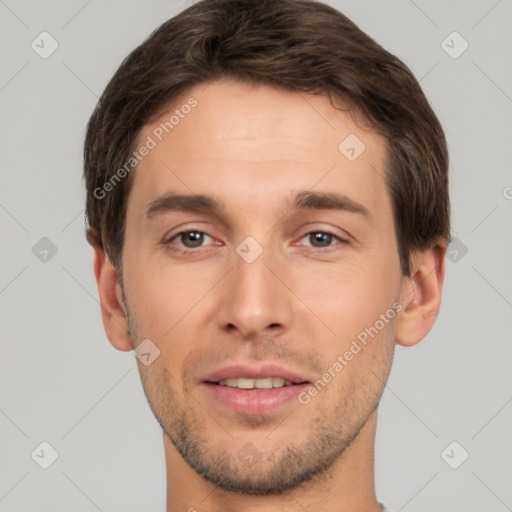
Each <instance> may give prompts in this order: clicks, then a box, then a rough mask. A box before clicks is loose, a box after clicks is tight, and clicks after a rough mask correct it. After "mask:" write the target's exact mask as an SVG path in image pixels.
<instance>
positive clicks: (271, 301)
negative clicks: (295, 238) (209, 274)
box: [217, 251, 293, 339]
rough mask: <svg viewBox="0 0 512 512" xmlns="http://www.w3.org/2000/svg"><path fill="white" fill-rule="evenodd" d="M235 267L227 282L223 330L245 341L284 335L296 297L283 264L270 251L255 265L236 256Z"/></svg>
mask: <svg viewBox="0 0 512 512" xmlns="http://www.w3.org/2000/svg"><path fill="white" fill-rule="evenodd" d="M233 258H234V262H233V263H234V268H233V270H232V271H231V272H229V274H228V276H227V277H228V279H226V281H225V282H224V286H223V293H222V298H221V300H220V302H219V309H218V314H217V318H218V322H219V327H220V328H221V329H222V330H224V331H225V332H229V333H231V334H233V333H235V334H238V335H239V336H240V337H241V338H242V339H247V338H258V337H259V336H261V335H273V336H277V335H281V334H283V333H284V332H285V331H286V330H287V329H289V328H290V325H291V321H292V306H293V305H292V303H291V301H292V296H291V294H290V292H289V290H288V289H287V288H286V286H285V285H284V284H283V282H286V276H285V275H284V271H283V270H282V269H283V268H284V266H283V265H280V264H279V262H278V261H277V260H276V258H272V256H271V255H270V253H269V252H268V251H263V253H262V254H261V255H260V256H259V257H258V258H257V259H256V260H255V261H252V262H251V263H248V262H247V261H245V260H244V259H243V258H241V257H240V256H239V255H238V254H234V257H233Z"/></svg>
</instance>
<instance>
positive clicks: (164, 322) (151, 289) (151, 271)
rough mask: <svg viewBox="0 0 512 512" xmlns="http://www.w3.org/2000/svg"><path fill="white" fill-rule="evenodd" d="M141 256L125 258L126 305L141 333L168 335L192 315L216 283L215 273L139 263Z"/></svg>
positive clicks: (177, 329)
mask: <svg viewBox="0 0 512 512" xmlns="http://www.w3.org/2000/svg"><path fill="white" fill-rule="evenodd" d="M137 261H143V258H142V257H140V258H133V259H132V260H130V258H127V259H126V267H125V268H126V274H127V275H129V276H130V278H129V280H128V281H127V282H126V283H125V285H126V294H127V298H128V302H129V304H128V306H129V309H130V313H131V315H132V317H133V318H134V320H135V321H136V324H137V326H138V327H139V330H140V331H141V332H139V335H140V336H143V337H148V338H152V337H154V338H155V340H162V341H165V339H169V338H171V337H173V336H174V335H175V333H176V332H177V331H179V330H180V328H181V327H182V326H183V325H185V324H187V326H188V328H190V320H191V319H192V318H193V317H194V319H195V320H197V318H195V316H194V312H195V310H196V309H197V310H200V309H201V304H202V302H204V299H205V298H206V296H207V295H208V292H209V291H210V289H211V288H212V286H213V285H214V284H215V282H216V280H218V279H216V274H215V275H213V273H212V272H211V271H210V272H205V270H204V269H202V270H201V269H199V267H196V269H194V268H192V267H188V268H187V269H185V267H184V266H180V265H171V264H169V263H164V264H160V265H154V264H153V265H142V264H137Z"/></svg>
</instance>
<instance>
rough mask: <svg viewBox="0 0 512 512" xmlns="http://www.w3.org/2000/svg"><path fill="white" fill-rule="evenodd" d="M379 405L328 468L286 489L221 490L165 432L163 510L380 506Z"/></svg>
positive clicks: (262, 511)
mask: <svg viewBox="0 0 512 512" xmlns="http://www.w3.org/2000/svg"><path fill="white" fill-rule="evenodd" d="M376 424H377V410H375V411H374V412H373V414H372V415H371V416H370V418H369V419H368V421H367V422H366V423H365V425H364V426H363V428H362V429H361V430H360V431H359V434H358V435H357V436H356V437H355V438H354V440H353V441H352V443H351V444H350V446H349V447H347V448H346V449H345V451H344V452H343V454H342V455H341V456H340V457H339V458H338V459H337V460H336V461H335V462H334V464H332V465H331V466H330V467H329V468H328V469H327V470H326V471H324V472H323V473H320V474H318V475H316V476H315V477H314V478H313V479H312V480H310V481H309V482H305V483H303V484H301V485H300V486H299V487H297V488H295V489H292V490H290V491H285V492H283V493H280V494H273V495H269V496H266V495H263V496H254V495H244V494H237V493H232V492H228V491H225V490H223V489H220V488H219V487H217V486H215V485H214V484H212V483H210V482H208V481H207V480H205V479H204V478H203V477H201V476H200V475H198V474H197V473H196V472H195V471H194V470H193V469H192V468H191V467H190V466H189V465H188V464H187V463H186V462H185V461H184V460H183V458H182V456H181V454H180V453H179V452H178V451H177V450H176V448H175V447H174V445H173V444H172V442H171V441H170V439H169V438H168V436H167V435H165V434H164V447H165V459H166V466H167V512H184V511H187V512H206V511H209V512H237V511H240V510H244V511H245V512H256V511H258V512H271V511H272V512H275V511H287V512H295V511H302V512H303V511H304V510H315V511H317V512H345V511H346V512H348V511H350V512H380V507H379V505H378V502H377V498H376V496H375V482H374V445H375V432H376Z"/></svg>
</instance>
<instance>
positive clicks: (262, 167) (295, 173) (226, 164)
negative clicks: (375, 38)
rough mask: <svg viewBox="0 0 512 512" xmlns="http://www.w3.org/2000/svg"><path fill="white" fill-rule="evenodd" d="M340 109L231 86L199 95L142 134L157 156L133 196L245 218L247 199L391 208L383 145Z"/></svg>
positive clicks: (142, 171)
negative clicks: (207, 204)
mask: <svg viewBox="0 0 512 512" xmlns="http://www.w3.org/2000/svg"><path fill="white" fill-rule="evenodd" d="M337 106H338V105H337ZM339 106H341V107H342V108H344V110H340V109H336V108H334V107H333V106H332V105H331V102H330V100H329V99H328V98H327V97H326V96H325V95H324V96H322V95H311V94H306V93H301V92H297V91H290V90H285V89H282V88H274V87H270V86H262V85H255V84H247V83H240V82H234V81H230V80H227V79H223V80H219V81H216V82H212V83H209V84H199V85H196V86H194V87H192V88H191V89H189V90H188V91H186V92H184V93H183V94H182V95H181V96H179V97H178V98H175V99H174V100H173V101H172V104H170V105H169V107H168V109H165V110H164V111H163V112H162V113H161V114H160V115H159V117H158V119H155V120H153V121H152V122H151V123H149V124H148V125H146V126H144V128H143V129H142V130H141V133H140V135H139V138H138V143H139V144H138V145H139V146H140V145H141V144H144V143H145V141H146V142H147V141H150V140H151V141H152V142H151V145H152V146H153V147H152V149H151V151H149V152H148V153H147V155H146V156H145V157H144V158H142V159H141V161H140V163H139V164H138V166H137V169H136V172H135V179H134V184H133V189H132V194H135V196H136V201H137V202H145V203H147V202H149V201H151V200H153V199H154V198H155V197H156V196H158V195H160V194H162V193H163V192H165V191H166V189H172V190H174V191H176V189H179V192H181V193H189V194H194V193H195V194H204V193H208V194H210V195H213V196H216V197H218V198H221V199H222V198H224V199H226V201H224V202H227V203H232V204H235V203H236V202H237V201H238V206H239V207H240V208H247V200H248V199H251V202H253V203H254V202H255V201H257V200H261V201H265V202H267V203H269V202H272V201H279V200H281V199H283V193H286V192H287V191H288V192H290V191H292V190H295V191H297V190H312V189H317V190H321V191H330V192H342V193H343V194H345V195H347V196H352V197H353V198H357V197H359V198H361V201H362V202H363V201H366V203H371V204H368V206H367V207H368V209H370V208H372V209H375V208H377V209H379V208H384V207H385V206H386V204H385V203H386V201H387V198H384V199H385V200H383V194H384V195H385V184H384V180H383V178H384V168H385V162H386V144H385V140H384V139H383V137H381V136H380V135H378V134H377V133H375V132H372V131H369V130H367V129H366V130H365V129H363V128H361V127H360V126H359V125H358V124H356V121H355V120H354V118H353V117H352V115H351V114H350V113H349V112H348V111H347V109H346V106H343V105H342V104H340V105H339ZM364 198H366V199H364Z"/></svg>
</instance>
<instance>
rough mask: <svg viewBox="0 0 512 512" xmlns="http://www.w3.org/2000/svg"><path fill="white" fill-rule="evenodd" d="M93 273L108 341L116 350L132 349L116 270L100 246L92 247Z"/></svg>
mask: <svg viewBox="0 0 512 512" xmlns="http://www.w3.org/2000/svg"><path fill="white" fill-rule="evenodd" d="M94 275H95V276H96V283H97V284H98V292H99V296H100V304H101V316H102V318H103V326H104V327H105V332H106V334H107V337H108V339H109V341H110V343H111V344H112V345H113V346H114V347H115V348H117V349H118V350H122V351H128V350H133V345H132V341H131V339H130V335H129V331H128V316H127V314H126V308H125V306H124V303H123V299H122V293H121V285H120V284H119V279H118V277H117V271H116V269H115V268H114V266H113V265H112V263H111V262H110V259H109V257H108V256H107V253H106V252H105V250H104V249H103V248H102V247H98V246H96V247H94Z"/></svg>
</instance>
